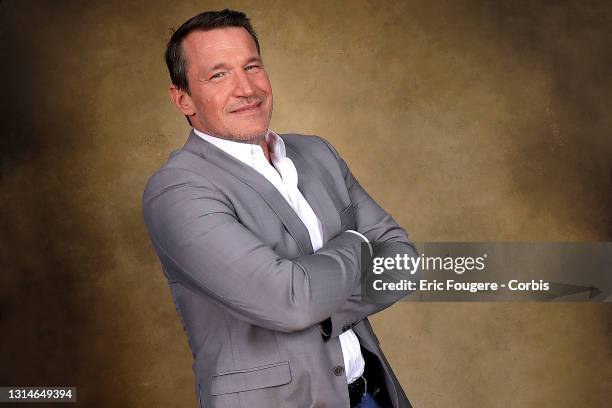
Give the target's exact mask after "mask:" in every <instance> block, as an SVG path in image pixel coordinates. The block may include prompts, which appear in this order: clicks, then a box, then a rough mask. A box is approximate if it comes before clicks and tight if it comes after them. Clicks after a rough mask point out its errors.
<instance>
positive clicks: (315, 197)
mask: <svg viewBox="0 0 612 408" xmlns="http://www.w3.org/2000/svg"><path fill="white" fill-rule="evenodd" d="M285 149H286V152H287V157H289V158H290V159H291V161H293V164H294V165H295V168H296V170H297V173H298V189H299V190H300V192H301V193H302V195H303V196H304V198H306V201H308V204H310V206H311V207H312V209H313V211H314V212H315V214H316V215H317V217H319V221H321V226H322V228H323V242H324V243H325V242H327V241H328V240H329V239H330V238H333V237H334V236H335V235H336V234H338V232H340V217H339V215H338V210H337V209H336V206H335V205H334V203H333V201H332V199H331V197H330V195H329V192H328V191H327V189H326V188H325V186H324V184H323V181H322V179H321V178H320V177H319V175H318V174H317V172H315V171H314V170H313V168H312V166H311V165H309V164H308V162H306V160H305V159H304V158H303V157H302V156H301V155H300V154H298V153H297V152H296V151H295V150H293V149H292V148H291V147H290V146H289V145H288V144H287V143H285Z"/></svg>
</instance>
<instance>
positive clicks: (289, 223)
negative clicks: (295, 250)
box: [183, 131, 323, 254]
mask: <svg viewBox="0 0 612 408" xmlns="http://www.w3.org/2000/svg"><path fill="white" fill-rule="evenodd" d="M183 148H184V149H186V150H189V151H190V152H192V153H195V154H197V155H199V156H201V157H203V158H204V159H206V160H207V161H208V162H210V163H212V164H213V165H215V166H216V167H219V168H221V169H223V170H225V171H226V172H228V173H230V174H231V175H233V176H234V177H236V178H238V179H239V180H241V181H242V182H243V183H245V184H246V185H248V186H249V187H250V188H252V189H253V190H255V191H256V192H257V193H258V194H259V195H260V196H261V198H262V199H263V200H264V201H265V202H266V203H268V205H269V206H270V207H271V208H272V210H273V211H274V212H275V213H276V215H277V216H278V217H279V218H280V219H281V221H282V222H283V224H284V225H285V228H286V229H287V231H288V232H289V234H290V235H291V236H292V237H293V239H295V241H296V242H297V244H298V246H299V247H300V250H301V251H302V253H303V254H311V253H312V252H313V250H312V243H311V242H310V235H309V233H308V229H306V226H305V225H304V224H303V223H302V220H301V219H300V218H299V217H298V215H297V214H296V213H295V211H293V208H291V206H290V205H289V203H287V201H286V200H285V198H284V197H283V196H282V195H281V193H279V192H278V190H277V189H276V187H274V185H273V184H272V183H270V182H269V181H268V180H267V179H266V178H265V177H264V176H262V175H261V174H259V173H258V172H257V171H255V170H254V169H252V168H251V167H249V166H247V165H246V164H244V163H242V162H241V161H240V160H238V159H236V158H234V157H232V156H231V155H229V154H227V153H225V152H224V151H223V150H221V149H219V148H218V147H217V146H214V145H212V144H210V143H208V142H207V141H205V140H204V139H202V138H201V137H199V136H198V135H196V134H195V133H194V132H193V131H191V133H190V134H189V138H188V139H187V142H186V143H185V146H184V147H183ZM299 173H300V171H299V169H298V174H299ZM298 177H299V179H301V177H300V176H298ZM298 188H300V187H298ZM300 191H302V189H301V188H300ZM303 193H304V192H303V191H302V194H303ZM306 199H307V200H308V198H306ZM309 202H310V200H309ZM315 212H317V211H316V210H315ZM321 222H323V220H321Z"/></svg>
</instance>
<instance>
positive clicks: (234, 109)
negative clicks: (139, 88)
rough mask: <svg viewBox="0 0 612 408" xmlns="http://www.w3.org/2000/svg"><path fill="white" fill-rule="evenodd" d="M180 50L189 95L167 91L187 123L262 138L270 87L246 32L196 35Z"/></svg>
mask: <svg viewBox="0 0 612 408" xmlns="http://www.w3.org/2000/svg"><path fill="white" fill-rule="evenodd" d="M182 46H183V52H184V54H185V56H186V57H187V60H188V61H189V64H188V68H187V80H188V83H189V91H190V94H189V95H188V94H187V93H185V92H183V91H180V90H178V89H176V88H175V87H174V86H172V87H171V89H170V93H171V95H172V98H173V99H174V101H175V103H176V104H177V106H178V107H179V109H180V110H181V111H182V112H183V113H184V114H185V115H187V116H189V118H190V120H191V123H192V125H193V126H194V127H195V128H196V129H198V130H200V131H202V132H204V133H207V134H210V135H212V136H217V137H221V138H224V139H231V140H237V141H253V140H256V139H258V138H259V137H261V136H262V135H264V134H265V133H266V131H267V130H268V126H269V125H270V118H271V116H272V86H271V85H270V80H269V79H268V75H267V74H266V71H265V70H264V67H263V63H262V61H261V57H260V56H259V53H258V52H257V48H256V46H255V41H253V39H252V38H251V36H250V35H249V33H248V32H247V31H246V30H245V29H243V28H241V27H227V28H219V29H214V30H209V31H196V32H192V33H191V34H189V35H188V36H187V37H185V39H184V41H183V44H182ZM173 88H174V90H173Z"/></svg>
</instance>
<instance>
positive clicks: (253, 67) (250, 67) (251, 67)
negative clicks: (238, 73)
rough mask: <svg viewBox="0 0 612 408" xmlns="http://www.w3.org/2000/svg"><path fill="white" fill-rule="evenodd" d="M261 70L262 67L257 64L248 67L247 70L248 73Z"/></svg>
mask: <svg viewBox="0 0 612 408" xmlns="http://www.w3.org/2000/svg"><path fill="white" fill-rule="evenodd" d="M259 68H261V66H259V65H257V64H252V65H247V67H246V68H245V70H247V71H257V70H258V69H259Z"/></svg>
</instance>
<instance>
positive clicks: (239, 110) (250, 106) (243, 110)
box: [230, 100, 263, 113]
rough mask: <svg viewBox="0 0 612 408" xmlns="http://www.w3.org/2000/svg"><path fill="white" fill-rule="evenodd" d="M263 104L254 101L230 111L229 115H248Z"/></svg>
mask: <svg viewBox="0 0 612 408" xmlns="http://www.w3.org/2000/svg"><path fill="white" fill-rule="evenodd" d="M262 103H263V101H261V100H260V101H255V102H251V103H247V104H246V105H242V106H241V107H239V108H236V109H232V110H231V111H230V113H249V112H253V111H255V110H257V108H259V106H260V105H261V104H262Z"/></svg>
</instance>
